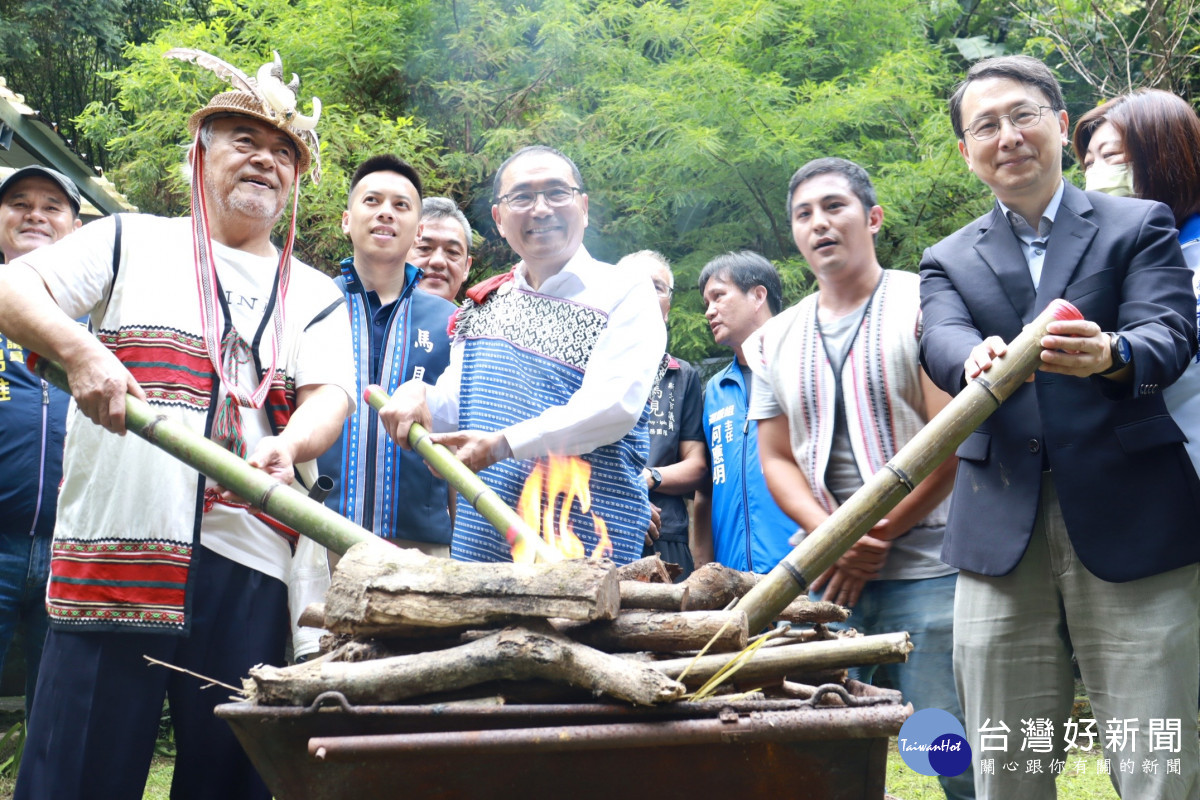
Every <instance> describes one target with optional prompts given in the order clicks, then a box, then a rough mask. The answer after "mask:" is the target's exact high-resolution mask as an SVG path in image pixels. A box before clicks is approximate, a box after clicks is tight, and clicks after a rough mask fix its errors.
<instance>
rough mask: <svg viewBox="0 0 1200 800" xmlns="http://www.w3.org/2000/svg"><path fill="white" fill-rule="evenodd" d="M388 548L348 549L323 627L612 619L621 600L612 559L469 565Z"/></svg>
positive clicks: (438, 629) (429, 629)
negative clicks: (534, 619)
mask: <svg viewBox="0 0 1200 800" xmlns="http://www.w3.org/2000/svg"><path fill="white" fill-rule="evenodd" d="M392 551H393V552H386V553H385V552H384V551H381V550H380V549H379V548H366V547H361V548H360V547H358V546H355V547H352V548H351V549H350V550H349V551H348V552H347V553H346V555H345V557H344V558H342V560H341V563H339V564H338V568H337V571H336V572H335V573H334V576H333V581H332V583H331V585H330V587H329V590H328V592H327V593H326V596H325V627H326V628H327V629H328V630H330V631H333V632H334V633H353V634H365V635H379V636H388V637H399V636H412V637H423V636H430V635H445V634H446V633H448V632H451V631H458V630H465V629H467V628H472V627H487V626H493V627H495V626H498V625H503V624H507V623H509V622H512V621H514V620H520V619H525V618H540V619H545V618H547V617H561V618H564V619H575V620H587V621H592V620H597V619H612V618H613V617H615V616H616V614H617V610H618V609H619V607H620V586H619V582H618V581H617V577H616V572H615V569H614V567H613V564H612V562H609V561H589V560H584V559H572V560H569V561H560V562H555V563H549V564H546V563H539V564H513V563H500V564H473V563H463V562H460V561H452V560H450V559H447V558H431V557H429V556H426V555H423V554H422V553H419V552H417V551H415V550H402V549H400V548H392Z"/></svg>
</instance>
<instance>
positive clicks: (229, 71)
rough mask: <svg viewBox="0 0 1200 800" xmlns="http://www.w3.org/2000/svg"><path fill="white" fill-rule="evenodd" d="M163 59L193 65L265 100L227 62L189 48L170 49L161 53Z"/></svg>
mask: <svg viewBox="0 0 1200 800" xmlns="http://www.w3.org/2000/svg"><path fill="white" fill-rule="evenodd" d="M163 57H165V58H177V59H179V60H180V61H190V62H192V63H193V64H196V65H198V66H201V67H204V68H205V69H207V70H211V71H212V72H213V73H215V74H216V76H217V77H218V78H224V79H225V80H227V81H229V82H230V83H231V84H232V85H233V86H234V87H235V88H237V89H241V90H242V91H243V92H249V93H250V94H252V95H254V96H255V97H257V98H258V99H259V101H260V102H263V103H264V104H265V100H264V98H263V96H262V94H261V93H260V92H259V91H258V85H257V84H256V83H255V82H254V79H253V78H251V77H250V76H249V75H247V74H246V73H244V72H242V71H241V70H240V69H238V68H237V67H235V66H234V65H233V64H230V63H229V62H228V61H225V60H223V59H220V58H217V57H216V56H214V55H211V54H209V53H206V52H204V51H203V50H193V49H192V48H190V47H172V48H171V49H170V50H168V51H167V52H165V53H163Z"/></svg>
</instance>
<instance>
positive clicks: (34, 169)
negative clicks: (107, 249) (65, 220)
mask: <svg viewBox="0 0 1200 800" xmlns="http://www.w3.org/2000/svg"><path fill="white" fill-rule="evenodd" d="M35 175H36V176H38V177H41V178H48V179H49V180H52V181H54V182H55V183H57V184H58V185H59V187H61V188H62V190H63V193H64V194H66V196H67V200H69V201H70V202H71V207H72V208H74V209H75V216H77V217H78V216H79V206H80V203H81V202H82V201H81V199H80V197H79V187H78V186H76V185H75V181H73V180H71V179H70V178H68V177H67V176H66V175H63V174H62V173H61V172H57V171H55V170H52V169H50V168H49V167H43V166H41V165H40V164H34V165H33V166H31V167H21V168H20V169H19V170H17V171H16V172H14V173H13V174H12V175H9V176H8V177H7V178H5V179H4V180H3V181H0V200H3V199H4V193H5V192H7V191H8V190H9V189H11V188H12V187H14V186H16V185H17V181H19V180H22V179H24V178H29V177H33V176H35Z"/></svg>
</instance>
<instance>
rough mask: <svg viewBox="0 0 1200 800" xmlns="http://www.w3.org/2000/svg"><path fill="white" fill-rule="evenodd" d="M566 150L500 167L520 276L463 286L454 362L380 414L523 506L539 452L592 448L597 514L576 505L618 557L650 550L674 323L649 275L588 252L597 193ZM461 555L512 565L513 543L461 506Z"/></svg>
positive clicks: (498, 213) (525, 156)
mask: <svg viewBox="0 0 1200 800" xmlns="http://www.w3.org/2000/svg"><path fill="white" fill-rule="evenodd" d="M582 184H583V181H582V178H581V176H580V174H579V169H578V168H577V167H576V166H575V164H574V163H573V162H572V161H571V160H570V159H569V158H567V157H566V156H565V155H563V154H562V153H560V152H558V151H557V150H554V149H553V148H549V147H544V146H533V147H526V148H524V149H522V150H520V151H518V152H517V153H516V154H514V155H513V156H512V157H510V158H509V159H508V160H507V161H505V162H504V163H503V164H502V165H501V166H500V169H499V170H498V171H497V173H496V178H495V181H494V184H493V192H494V195H495V204H494V205H493V206H492V218H493V219H494V220H495V222H496V227H497V229H498V230H499V231H500V235H501V236H503V237H504V238H505V240H506V241H507V242H508V243H509V245H510V246H511V247H512V249H513V250H514V251H515V252H516V253H517V255H519V256H520V257H521V261H520V262H519V263H518V264H517V265H516V266H515V267H514V268H513V269H512V271H511V272H508V273H505V274H503V275H498V276H496V277H494V278H491V279H489V280H487V281H484V282H483V283H481V284H478V285H477V286H475V287H473V288H472V289H470V290H468V291H467V300H466V301H465V302H464V304H463V307H462V308H461V309H460V310H459V312H458V314H456V316H455V321H454V323H453V324H454V328H455V329H454V333H453V336H454V340H453V344H452V347H451V353H450V366H449V367H448V368H447V369H446V371H445V372H444V373H443V374H442V377H441V378H440V379H439V380H438V383H437V386H436V387H433V388H430V389H428V391H426V387H425V386H424V385H423V384H419V383H417V382H410V383H406V384H404V385H403V386H401V388H400V390H399V391H398V392H396V393H395V395H394V396H393V398H392V401H391V402H390V403H389V404H388V406H387V407H386V408H385V409H384V410H383V412H382V413H381V415H380V418H381V419H382V420H383V422H384V424H385V425H386V426H387V427H388V430H389V432H391V434H392V436H393V438H395V439H396V440H397V441H398V442H406V440H407V435H408V428H409V426H410V425H411V424H412V423H413V422H420V423H422V424H424V425H426V426H427V427H428V426H429V425H431V424H432V426H433V429H434V430H436V431H454V432H453V433H441V434H439V435H437V436H436V437H435V438H436V440H437V441H439V442H441V443H443V444H446V445H448V446H451V447H456V448H457V449H458V456H459V458H460V459H461V460H462V461H463V462H464V463H465V464H466V465H467V466H468V467H470V468H471V469H473V470H475V471H477V472H479V473H480V477H481V478H483V480H484V481H485V482H486V483H487V484H488V485H489V486H491V487H492V488H493V489H494V490H496V491H497V492H498V493H499V494H500V496H501V497H502V498H503V499H504V500H505V501H506V502H508V503H509V504H510V505H515V504H516V501H517V499H518V497H519V496H520V493H521V490H522V488H523V487H524V484H525V481H526V479H527V478H528V476H529V474H530V473H531V471H532V469H533V466H534V462H533V459H536V458H539V457H542V456H547V455H551V454H554V455H559V456H573V455H578V456H582V457H583V458H584V459H585V460H586V461H588V462H589V463H590V465H591V468H592V479H591V484H590V486H591V502H592V507H591V510H590V512H587V513H585V512H583V511H582V510H581V509H580V507H579V506H578V505H576V506H574V507H573V508H572V511H571V515H570V516H571V522H572V525H573V527H574V530H575V534H576V535H577V536H578V537H579V538H580V539H581V540H582V541H583V543H584V546H585V548H586V549H587V550H588V551H589V552H590V551H591V550H592V548H593V547H594V546H595V545H596V544H597V542H598V541H599V538H600V537H599V535H598V534H597V533H596V527H597V524H596V522H595V519H596V517H599V518H600V519H602V520H603V521H604V524H605V526H606V527H607V535H608V537H609V538H610V539H611V541H612V548H613V559H614V560H615V561H617V562H618V563H627V562H629V561H632V560H634V559H636V558H638V557H640V556H641V553H642V543H643V540H644V537H645V532H646V527H647V524H648V522H649V519H650V505H649V500H648V496H647V489H646V482H645V480H644V479H642V477H641V473H642V469H643V467H644V466H645V463H646V458H647V455H648V451H649V445H648V438H647V433H646V424H647V417H646V400H647V398H648V397H649V395H650V389H651V387H652V386H653V384H654V380H655V376H656V374H657V369H658V365H659V361H660V359H661V357H662V353H663V351H664V350H665V348H666V328H665V326H664V325H663V322H662V314H661V312H660V311H659V310H658V298H657V296H656V294H655V292H654V287H653V285H652V283H651V281H650V278H649V276H648V275H646V273H645V272H644V271H643V270H640V269H618V268H616V267H613V266H611V265H608V264H603V263H601V262H598V261H596V260H595V259H593V258H592V257H591V256H590V255H589V254H588V252H587V249H586V248H584V247H583V234H584V230H585V229H586V228H587V224H588V198H587V194H585V193H584V192H583V185H582ZM451 554H452V556H453V557H455V558H458V559H462V560H469V561H503V560H508V559H509V558H510V557H511V556H510V554H509V547H508V544H507V542H506V541H505V540H504V538H503V537H502V536H501V535H500V534H499V533H497V532H496V531H495V530H494V529H492V527H491V526H490V525H489V524H488V523H487V522H486V521H485V520H484V519H483V517H481V516H480V515H479V514H478V513H476V512H475V511H474V509H471V508H468V507H467V504H465V503H460V504H459V507H458V517H457V519H456V521H455V529H454V540H453V544H452V548H451Z"/></svg>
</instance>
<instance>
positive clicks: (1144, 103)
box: [1071, 89, 1200, 472]
mask: <svg viewBox="0 0 1200 800" xmlns="http://www.w3.org/2000/svg"><path fill="white" fill-rule="evenodd" d="M1071 144H1072V145H1073V147H1074V148H1075V157H1076V158H1078V159H1079V161H1080V163H1081V164H1082V165H1083V170H1084V174H1085V175H1086V177H1087V184H1086V187H1085V188H1086V189H1087V190H1088V191H1099V192H1106V193H1108V194H1114V195H1122V196H1130V195H1132V196H1134V197H1142V198H1145V199H1147V200H1157V201H1159V202H1160V203H1165V204H1166V205H1168V206H1170V208H1171V211H1172V212H1174V214H1175V227H1177V228H1179V244H1180V245H1181V246H1182V247H1183V257H1184V259H1185V260H1186V261H1187V264H1188V266H1189V267H1191V268H1192V273H1193V275H1192V289H1193V290H1194V291H1195V293H1196V297H1197V318H1198V319H1200V118H1198V117H1197V116H1196V112H1195V111H1194V110H1193V109H1192V107H1191V106H1190V105H1189V104H1188V103H1187V101H1185V100H1183V99H1182V98H1179V97H1177V96H1175V95H1173V94H1171V93H1170V92H1164V91H1160V90H1158V89H1140V90H1138V91H1136V92H1133V93H1132V94H1126V95H1122V96H1120V97H1118V98H1116V99H1115V100H1110V101H1108V102H1107V103H1105V104H1104V105H1102V106H1097V107H1096V108H1093V109H1092V110H1091V111H1088V112H1087V113H1086V114H1084V115H1083V116H1081V117H1080V118H1079V122H1078V123H1077V124H1076V126H1075V135H1074V137H1073V138H1072V140H1071ZM1198 359H1200V356H1197V357H1195V358H1193V359H1192V363H1191V365H1190V366H1189V367H1188V368H1187V370H1186V371H1185V372H1184V373H1183V375H1182V376H1181V377H1180V378H1179V380H1178V381H1176V382H1175V383H1174V384H1173V385H1171V386H1169V387H1167V389H1165V390H1164V391H1163V399H1165V400H1166V402H1167V408H1169V409H1170V411H1171V416H1172V417H1174V418H1175V421H1176V422H1178V423H1179V426H1180V427H1181V428H1183V430H1184V433H1186V434H1187V435H1188V439H1189V440H1190V441H1189V442H1188V443H1187V451H1188V455H1189V456H1191V459H1192V463H1193V464H1195V465H1196V469H1197V471H1198V472H1200V360H1198Z"/></svg>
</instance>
